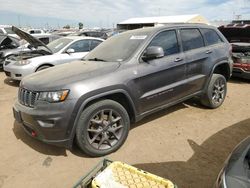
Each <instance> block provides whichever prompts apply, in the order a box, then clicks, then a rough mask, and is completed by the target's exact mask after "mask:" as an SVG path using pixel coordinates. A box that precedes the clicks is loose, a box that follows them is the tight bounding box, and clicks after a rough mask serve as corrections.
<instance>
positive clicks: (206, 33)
mask: <svg viewBox="0 0 250 188" xmlns="http://www.w3.org/2000/svg"><path fill="white" fill-rule="evenodd" d="M200 31H201V33H202V35H203V37H204V40H205V42H206V45H208V46H210V45H213V44H218V43H221V42H223V41H222V40H221V38H220V36H219V35H218V33H217V32H216V31H214V30H213V29H200Z"/></svg>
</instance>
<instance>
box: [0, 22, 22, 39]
mask: <svg viewBox="0 0 250 188" xmlns="http://www.w3.org/2000/svg"><path fill="white" fill-rule="evenodd" d="M0 34H4V35H9V36H11V37H15V38H18V36H17V35H16V34H15V33H14V32H13V31H12V26H10V25H0Z"/></svg>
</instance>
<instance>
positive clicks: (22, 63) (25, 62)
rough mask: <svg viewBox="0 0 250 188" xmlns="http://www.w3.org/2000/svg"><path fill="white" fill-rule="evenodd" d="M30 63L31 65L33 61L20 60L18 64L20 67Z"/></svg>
mask: <svg viewBox="0 0 250 188" xmlns="http://www.w3.org/2000/svg"><path fill="white" fill-rule="evenodd" d="M30 63H31V61H30V60H27V59H26V60H20V61H18V62H17V64H18V65H28V64H30Z"/></svg>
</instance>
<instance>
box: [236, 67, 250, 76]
mask: <svg viewBox="0 0 250 188" xmlns="http://www.w3.org/2000/svg"><path fill="white" fill-rule="evenodd" d="M233 76H234V77H239V78H244V79H250V72H247V71H245V70H243V69H241V68H236V67H234V68H233Z"/></svg>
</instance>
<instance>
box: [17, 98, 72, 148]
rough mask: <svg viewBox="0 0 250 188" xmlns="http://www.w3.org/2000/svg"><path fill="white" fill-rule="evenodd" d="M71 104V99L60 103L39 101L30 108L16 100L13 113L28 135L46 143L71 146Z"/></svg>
mask: <svg viewBox="0 0 250 188" xmlns="http://www.w3.org/2000/svg"><path fill="white" fill-rule="evenodd" d="M71 104H72V100H65V101H64V102H60V103H47V102H41V103H40V104H37V105H36V107H35V108H30V107H27V106H24V105H22V104H20V103H19V102H18V101H16V102H15V104H14V106H13V114H14V118H15V119H16V121H17V122H19V123H20V124H21V126H22V127H23V128H24V130H25V132H26V133H28V134H29V135H30V136H32V137H34V138H36V139H38V140H40V141H42V142H45V143H48V144H52V145H56V146H62V147H66V148H71V146H72V140H73V138H72V134H71V132H72V126H73V124H70V123H69V122H70V120H71V114H72V111H73V107H71V106H72V105H71Z"/></svg>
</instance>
